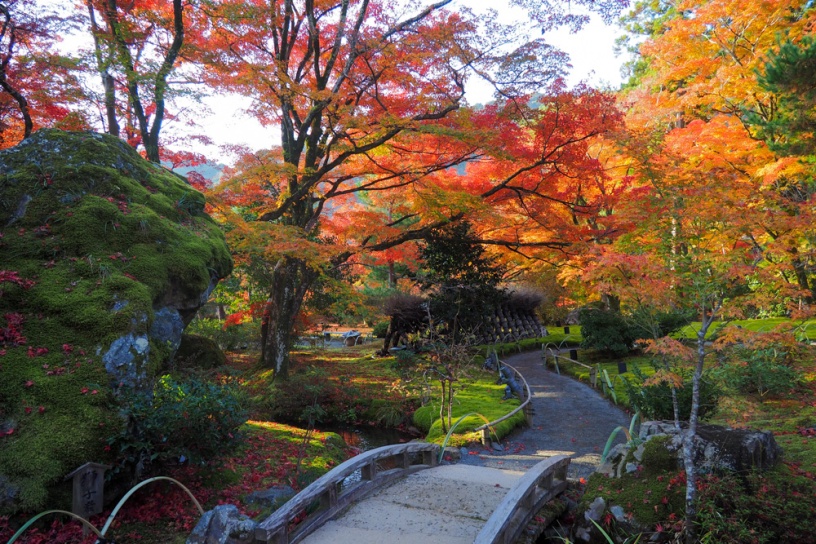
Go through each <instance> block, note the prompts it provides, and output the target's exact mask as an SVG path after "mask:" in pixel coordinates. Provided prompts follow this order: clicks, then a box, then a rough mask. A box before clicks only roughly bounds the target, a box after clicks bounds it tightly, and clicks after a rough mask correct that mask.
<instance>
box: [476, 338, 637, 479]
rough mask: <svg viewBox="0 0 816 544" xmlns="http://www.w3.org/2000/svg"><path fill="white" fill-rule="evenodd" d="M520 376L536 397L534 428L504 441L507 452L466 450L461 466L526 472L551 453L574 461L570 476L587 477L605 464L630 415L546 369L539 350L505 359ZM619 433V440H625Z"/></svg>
mask: <svg viewBox="0 0 816 544" xmlns="http://www.w3.org/2000/svg"><path fill="white" fill-rule="evenodd" d="M505 361H506V362H507V364H509V365H512V366H513V367H515V368H516V369H517V370H518V371H519V372H521V373H522V374H523V375H524V377H525V379H526V380H527V383H528V384H529V385H530V391H531V392H532V396H533V401H532V404H533V424H532V426H531V427H525V428H522V429H520V430H516V431H514V432H513V433H511V434H510V435H509V436H508V437H506V438H505V439H504V440H503V442H502V446H503V447H504V451H488V450H484V449H481V448H480V449H479V450H473V449H471V450H470V451H464V450H463V452H462V453H463V455H462V459H461V461H460V463H464V464H469V465H476V466H486V467H493V468H502V469H508V470H521V471H524V470H527V469H528V468H530V467H531V466H533V465H534V464H536V463H537V462H539V461H541V460H542V459H543V458H546V457H549V456H551V455H561V454H563V455H569V456H570V457H572V462H571V463H570V469H569V476H570V477H572V478H580V477H587V476H589V475H590V474H592V472H594V470H595V468H596V467H597V466H598V465H599V464H600V462H601V453H602V452H603V448H604V446H605V445H606V441H607V439H608V438H609V435H610V434H611V433H612V430H613V429H614V428H615V427H617V426H618V425H622V426H628V425H629V416H628V415H627V414H626V413H624V412H623V410H621V409H620V408H618V407H617V406H615V405H614V404H613V403H612V402H610V401H608V400H607V399H605V398H604V397H602V396H601V395H600V394H599V393H598V392H597V391H595V390H594V389H592V388H591V387H589V386H588V385H585V384H583V383H580V382H578V381H575V380H573V379H571V378H566V377H564V376H559V375H558V374H556V373H554V372H550V371H548V370H547V369H546V368H544V365H543V364H542V362H541V354H540V353H539V352H538V351H533V352H528V353H520V354H518V355H511V356H509V357H506V358H505ZM623 440H624V439H623V433H618V441H623Z"/></svg>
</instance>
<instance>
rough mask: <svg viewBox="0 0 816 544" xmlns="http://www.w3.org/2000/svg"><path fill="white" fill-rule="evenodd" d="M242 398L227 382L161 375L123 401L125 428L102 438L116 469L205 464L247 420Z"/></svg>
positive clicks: (236, 389) (237, 390) (238, 391)
mask: <svg viewBox="0 0 816 544" xmlns="http://www.w3.org/2000/svg"><path fill="white" fill-rule="evenodd" d="M244 405H245V399H244V398H243V396H242V395H241V392H240V390H239V389H238V388H237V387H236V386H234V385H232V384H218V383H213V382H208V381H204V380H201V379H198V378H188V379H185V380H177V379H175V378H172V377H171V376H163V377H162V378H161V379H160V380H159V381H158V382H157V383H156V386H155V387H154V389H153V392H152V395H151V394H148V393H134V394H131V395H128V396H127V397H126V398H125V404H124V408H123V413H124V414H125V415H126V416H127V419H128V425H127V427H126V428H125V429H123V430H122V431H121V432H119V433H118V434H116V435H114V436H112V437H110V438H109V439H108V444H109V445H110V446H112V447H114V448H117V450H116V451H117V452H118V456H119V461H120V466H124V467H130V468H133V467H135V466H136V465H137V464H139V463H144V462H145V461H146V460H147V461H155V460H158V461H164V460H171V459H178V458H180V457H182V456H184V457H186V458H189V459H190V460H191V461H193V462H201V461H205V460H207V459H208V458H211V457H213V456H215V455H216V454H217V453H219V452H220V451H222V450H223V448H224V445H225V444H226V443H229V442H230V441H231V440H233V439H234V438H235V436H236V430H237V429H238V427H240V426H241V425H242V424H243V423H244V422H246V420H247V416H248V412H247V410H246V408H245V407H244Z"/></svg>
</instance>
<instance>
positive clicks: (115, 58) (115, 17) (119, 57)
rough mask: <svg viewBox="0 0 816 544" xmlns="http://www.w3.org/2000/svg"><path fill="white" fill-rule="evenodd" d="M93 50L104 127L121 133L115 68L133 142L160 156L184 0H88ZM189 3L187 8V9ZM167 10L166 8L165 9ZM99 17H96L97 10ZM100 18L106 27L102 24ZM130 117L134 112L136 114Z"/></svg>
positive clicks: (180, 38) (181, 39)
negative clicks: (125, 100)
mask: <svg viewBox="0 0 816 544" xmlns="http://www.w3.org/2000/svg"><path fill="white" fill-rule="evenodd" d="M86 7H87V9H88V16H89V20H90V27H91V32H92V34H93V38H94V56H95V60H96V64H97V70H98V72H99V75H100V76H101V80H102V84H103V87H104V104H105V112H106V120H107V131H108V132H109V133H110V134H113V135H116V136H118V135H119V123H118V121H117V118H116V106H115V102H116V81H115V79H116V76H114V74H113V73H112V72H113V71H114V70H116V71H117V72H118V73H117V75H118V74H119V73H121V77H122V80H123V81H122V83H123V85H124V87H125V89H126V92H127V98H128V107H127V112H128V114H129V115H128V117H129V118H128V123H129V124H132V125H133V128H135V130H136V134H137V135H138V140H135V138H134V136H135V135H134V136H131V137H129V138H128V139H129V141H131V143H133V144H136V143H139V144H141V145H142V146H144V149H145V153H146V155H147V158H148V160H151V161H153V162H159V161H160V156H159V137H160V134H161V129H162V124H163V122H164V120H165V115H166V112H165V106H166V97H167V94H168V92H169V91H170V87H169V84H168V77H169V76H170V74H171V73H172V72H173V70H174V68H175V65H176V61H177V59H178V58H179V55H180V53H181V51H182V47H183V45H184V38H185V20H184V19H185V6H184V4H183V2H182V0H172V1H171V2H156V1H151V0H143V1H140V2H129V3H127V4H126V5H124V4H123V5H120V4H119V2H118V0H104V1H99V2H95V1H94V0H86ZM192 8H193V6H192V5H189V4H188V6H187V8H186V11H187V13H190V12H191V10H192ZM168 10H169V12H168ZM97 12H98V13H99V14H100V15H101V17H97V15H96V13H97ZM102 21H104V27H103V26H102ZM131 117H135V120H134V119H132V118H131Z"/></svg>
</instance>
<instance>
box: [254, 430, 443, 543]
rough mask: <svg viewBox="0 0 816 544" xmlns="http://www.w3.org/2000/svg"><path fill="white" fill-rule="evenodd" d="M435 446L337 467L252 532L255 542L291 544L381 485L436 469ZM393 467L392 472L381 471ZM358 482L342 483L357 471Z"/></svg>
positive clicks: (366, 456)
mask: <svg viewBox="0 0 816 544" xmlns="http://www.w3.org/2000/svg"><path fill="white" fill-rule="evenodd" d="M438 452H439V445H438V444H431V443H428V442H408V443H406V444H395V445H392V446H383V447H381V448H377V449H373V450H369V451H367V452H364V453H361V454H360V455H357V456H355V457H352V458H351V459H349V460H348V461H345V462H344V463H341V464H340V465H337V466H336V467H334V468H333V469H332V470H330V471H329V472H327V473H326V474H324V475H323V476H321V477H320V478H318V479H317V480H315V481H314V482H312V483H311V484H310V485H309V486H308V487H306V489H304V490H302V491H301V492H300V493H298V494H297V495H295V496H294V497H292V498H291V499H290V500H289V501H288V502H287V503H286V504H284V505H283V506H281V507H280V508H279V509H278V510H276V511H275V512H274V513H273V514H272V515H271V516H269V517H268V518H266V519H265V520H264V521H262V522H261V523H260V524H258V526H257V528H256V529H255V542H272V543H274V544H295V543H296V542H299V541H301V540H302V539H303V538H305V537H306V536H308V535H309V534H310V533H311V532H312V531H314V530H315V529H317V528H318V527H320V526H321V525H322V524H323V523H325V522H326V521H328V520H329V519H331V518H332V517H334V515H336V514H337V513H338V512H339V511H340V510H342V509H343V508H345V507H347V506H349V505H350V504H351V503H353V502H354V501H357V500H359V499H361V498H362V497H364V496H366V495H368V494H369V493H371V492H372V491H375V490H376V489H377V488H379V487H381V486H383V485H384V484H387V483H390V482H392V481H394V480H396V479H397V478H402V477H403V476H407V475H408V474H411V473H413V472H417V471H419V470H422V469H426V468H431V467H433V466H436V463H437V462H436V460H437V455H438ZM390 465H395V467H394V468H385V467H387V466H390ZM358 470H359V471H360V480H359V481H356V482H352V483H344V481H345V480H346V479H347V478H348V477H349V476H351V475H352V474H354V473H355V472H357V471H358Z"/></svg>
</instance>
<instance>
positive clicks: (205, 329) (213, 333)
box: [184, 318, 261, 351]
mask: <svg viewBox="0 0 816 544" xmlns="http://www.w3.org/2000/svg"><path fill="white" fill-rule="evenodd" d="M184 332H185V333H187V334H196V335H199V336H204V337H206V338H210V339H211V340H214V341H215V342H216V343H217V344H218V347H220V348H221V349H223V350H227V351H233V350H236V349H247V348H248V347H250V346H253V345H256V344H257V343H258V342H259V341H260V338H261V325H260V321H257V322H256V321H253V322H250V323H239V324H237V325H230V326H229V327H224V321H222V320H220V319H210V318H196V319H193V320H192V321H191V322H190V324H189V325H188V326H187V328H186V329H185V331H184Z"/></svg>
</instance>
